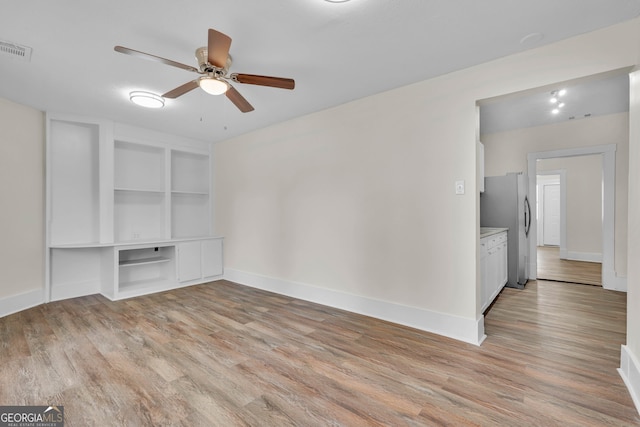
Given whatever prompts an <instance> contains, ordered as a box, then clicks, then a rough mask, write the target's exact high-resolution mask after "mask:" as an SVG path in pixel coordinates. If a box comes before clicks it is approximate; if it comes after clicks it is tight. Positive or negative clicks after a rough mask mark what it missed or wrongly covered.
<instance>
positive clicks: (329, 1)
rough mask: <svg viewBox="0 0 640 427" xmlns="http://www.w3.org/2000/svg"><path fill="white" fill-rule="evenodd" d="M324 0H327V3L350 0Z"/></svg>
mask: <svg viewBox="0 0 640 427" xmlns="http://www.w3.org/2000/svg"><path fill="white" fill-rule="evenodd" d="M324 1H326V2H327V3H346V2H348V1H349V0H324Z"/></svg>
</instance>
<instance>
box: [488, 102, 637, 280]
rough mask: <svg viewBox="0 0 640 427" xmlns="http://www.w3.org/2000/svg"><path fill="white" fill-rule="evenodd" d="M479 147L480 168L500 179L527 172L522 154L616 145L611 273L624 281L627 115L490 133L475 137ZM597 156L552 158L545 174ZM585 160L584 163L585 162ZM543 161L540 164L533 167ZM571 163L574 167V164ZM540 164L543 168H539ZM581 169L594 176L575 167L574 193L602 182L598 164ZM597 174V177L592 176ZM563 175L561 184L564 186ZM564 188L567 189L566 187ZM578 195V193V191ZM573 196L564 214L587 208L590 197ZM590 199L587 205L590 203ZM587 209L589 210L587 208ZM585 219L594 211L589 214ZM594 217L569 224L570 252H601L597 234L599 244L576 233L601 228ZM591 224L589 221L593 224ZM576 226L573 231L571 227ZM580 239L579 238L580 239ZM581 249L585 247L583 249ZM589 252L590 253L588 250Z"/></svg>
mask: <svg viewBox="0 0 640 427" xmlns="http://www.w3.org/2000/svg"><path fill="white" fill-rule="evenodd" d="M481 139H482V142H483V144H484V145H485V169H486V174H487V176H492V175H502V174H504V173H506V172H513V171H526V170H527V153H534V152H540V151H554V150H561V149H567V148H578V147H587V146H595V145H606V144H616V146H617V148H616V192H615V193H616V194H615V202H616V204H615V210H616V214H615V253H614V259H615V270H616V274H617V276H619V277H625V276H626V274H627V209H628V202H627V199H628V196H627V195H628V190H629V186H628V182H629V114H628V113H619V114H609V115H606V116H596V117H590V118H588V119H580V120H568V121H566V122H563V123H557V124H553V125H549V126H537V127H532V128H523V129H517V130H513V131H507V132H499V133H494V134H486V135H482V136H481ZM600 157H601V156H588V157H585V158H582V159H583V160H580V159H581V158H574V159H575V160H571V159H557V160H554V162H560V163H556V164H555V165H553V164H552V165H551V166H549V169H552V170H553V169H562V167H560V164H561V163H562V162H569V163H566V164H567V165H571V164H572V163H571V162H573V164H574V165H578V164H580V162H585V161H586V162H588V161H591V162H595V163H598V162H599V161H600ZM589 158H591V160H585V159H589ZM543 162H549V160H544V161H541V162H539V163H543ZM576 162H577V163H576ZM543 164H544V163H543ZM585 167H586V168H589V169H592V168H594V172H595V173H594V174H592V175H590V174H587V175H586V177H585V175H584V174H583V172H582V170H583V169H581V168H577V169H575V172H576V174H577V176H576V174H571V176H572V177H571V182H573V183H574V184H573V185H572V186H571V187H572V188H575V189H576V190H579V189H580V188H583V189H584V188H589V187H593V186H594V185H597V183H595V184H594V182H593V180H594V179H597V180H600V179H601V177H602V165H601V164H599V165H591V166H589V165H586V166H585ZM598 174H600V175H599V176H598V177H596V175H598ZM569 180H570V178H569V175H567V181H569ZM585 180H588V181H589V182H591V183H590V184H589V185H588V186H587V187H584V186H582V185H581V183H582V182H587V181H585ZM567 187H569V184H567ZM580 191H582V190H580ZM571 193H572V194H573V195H574V196H578V200H577V202H576V203H571V202H570V201H569V196H567V210H569V208H570V207H569V204H571V205H572V206H573V207H576V206H579V205H580V204H582V203H587V204H588V203H592V202H593V200H592V199H593V196H594V195H595V194H594V193H593V192H591V193H589V192H588V190H587V191H586V192H584V191H583V192H582V193H580V192H576V191H572V192H571ZM590 200H591V201H590ZM592 206H593V205H592ZM590 212H591V214H593V213H594V210H590ZM595 213H596V215H597V216H594V215H590V216H584V215H583V216H581V217H580V219H579V220H575V219H574V220H573V221H570V222H572V225H571V229H572V231H571V232H570V234H567V240H568V243H569V241H570V242H571V243H570V245H571V247H572V249H569V250H572V251H579V252H591V251H592V250H595V248H596V247H599V248H600V251H601V250H602V243H601V239H602V237H601V234H600V237H599V238H600V241H599V242H598V240H597V237H596V236H595V235H594V234H593V233H589V234H586V235H584V233H583V232H582V231H581V230H583V229H585V228H584V227H586V229H587V230H588V229H589V228H588V227H590V226H596V227H602V225H601V221H599V219H598V218H599V216H600V215H601V213H600V212H595ZM594 221H595V222H594ZM576 226H577V227H576ZM581 234H583V235H582V236H581ZM585 245H586V246H585ZM589 248H591V249H589Z"/></svg>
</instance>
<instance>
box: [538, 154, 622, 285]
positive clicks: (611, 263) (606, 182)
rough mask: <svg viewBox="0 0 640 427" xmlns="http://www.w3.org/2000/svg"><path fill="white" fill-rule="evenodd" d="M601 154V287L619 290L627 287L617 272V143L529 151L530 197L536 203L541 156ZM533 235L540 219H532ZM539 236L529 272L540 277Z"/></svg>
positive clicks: (549, 157)
mask: <svg viewBox="0 0 640 427" xmlns="http://www.w3.org/2000/svg"><path fill="white" fill-rule="evenodd" d="M593 154H602V287H603V288H605V289H611V290H616V291H625V292H626V290H627V280H626V278H625V277H618V276H616V272H615V229H614V221H615V178H616V144H607V145H594V146H591V147H581V148H569V149H564V150H554V151H539V152H535V153H529V154H527V167H528V174H529V199H530V200H531V204H533V205H536V201H537V195H536V181H537V178H536V173H537V172H536V163H537V161H538V160H542V159H552V158H557V157H577V156H589V155H593ZM531 227H532V232H533V235H534V236H537V235H538V225H537V219H533V220H532V221H531ZM536 244H537V239H529V254H530V255H529V275H530V277H529V278H530V279H536V278H537V264H538V262H537V245H536Z"/></svg>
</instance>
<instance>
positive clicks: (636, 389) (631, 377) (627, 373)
mask: <svg viewBox="0 0 640 427" xmlns="http://www.w3.org/2000/svg"><path fill="white" fill-rule="evenodd" d="M618 372H619V373H620V376H621V377H622V380H623V381H624V384H625V385H626V386H627V389H628V390H629V394H630V395H631V399H633V403H634V404H635V405H636V409H637V410H638V414H640V362H639V361H638V359H637V358H636V357H635V356H634V355H633V353H631V351H630V350H629V347H627V346H626V345H623V346H622V350H621V352H620V369H618Z"/></svg>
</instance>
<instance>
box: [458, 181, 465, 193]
mask: <svg viewBox="0 0 640 427" xmlns="http://www.w3.org/2000/svg"><path fill="white" fill-rule="evenodd" d="M456 194H464V181H463V180H461V181H456Z"/></svg>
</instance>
